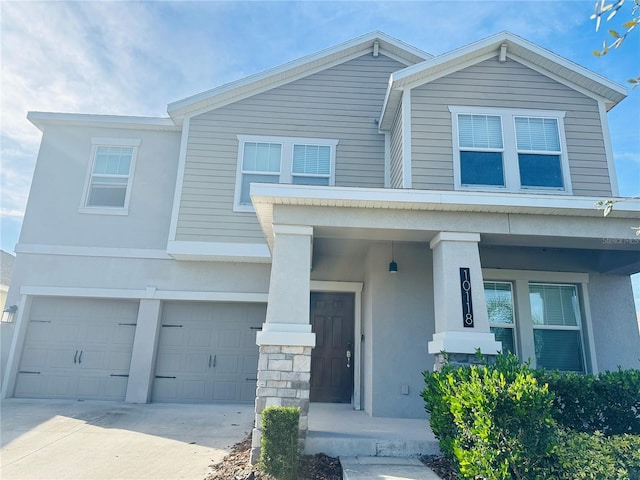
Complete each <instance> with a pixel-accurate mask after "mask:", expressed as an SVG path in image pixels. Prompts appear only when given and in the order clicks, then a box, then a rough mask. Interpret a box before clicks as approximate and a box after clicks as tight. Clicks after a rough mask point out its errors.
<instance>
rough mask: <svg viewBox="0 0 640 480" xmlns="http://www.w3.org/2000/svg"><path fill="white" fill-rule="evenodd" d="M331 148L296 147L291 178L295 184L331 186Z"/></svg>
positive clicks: (323, 146) (320, 146) (319, 146)
mask: <svg viewBox="0 0 640 480" xmlns="http://www.w3.org/2000/svg"><path fill="white" fill-rule="evenodd" d="M330 175H331V147H329V146H327V145H294V146H293V163H292V171H291V176H292V179H293V183H294V184H303V185H329V177H330Z"/></svg>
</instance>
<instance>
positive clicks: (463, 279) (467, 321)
mask: <svg viewBox="0 0 640 480" xmlns="http://www.w3.org/2000/svg"><path fill="white" fill-rule="evenodd" d="M460 292H461V293H462V325H463V326H464V327H466V328H473V303H472V301H471V274H470V273H469V269H468V268H461V269H460Z"/></svg>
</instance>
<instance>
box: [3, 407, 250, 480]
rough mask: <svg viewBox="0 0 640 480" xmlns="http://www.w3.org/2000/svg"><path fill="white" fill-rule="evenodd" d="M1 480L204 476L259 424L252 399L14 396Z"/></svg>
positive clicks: (6, 420) (198, 479) (6, 417)
mask: <svg viewBox="0 0 640 480" xmlns="http://www.w3.org/2000/svg"><path fill="white" fill-rule="evenodd" d="M1 413H2V425H1V429H0V445H1V448H0V478H2V480H23V479H24V480H26V479H39V480H42V479H50V480H67V479H69V480H71V479H78V480H80V479H81V480H100V479H113V480H116V479H117V480H129V479H130V480H142V479H153V480H172V479H188V480H202V479H204V478H205V476H206V475H207V473H208V472H209V470H210V465H212V464H214V463H217V462H219V461H220V460H221V459H222V458H223V457H224V456H225V455H226V454H227V453H228V452H229V451H230V449H231V448H230V447H232V446H233V445H234V444H235V443H237V442H239V441H241V440H243V439H244V438H246V437H247V435H248V434H249V433H250V432H251V428H252V426H253V418H254V415H253V405H175V404H147V405H133V404H128V403H113V402H97V401H71V400H24V399H13V398H12V399H7V400H3V401H2V406H1Z"/></svg>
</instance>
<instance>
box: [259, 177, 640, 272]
mask: <svg viewBox="0 0 640 480" xmlns="http://www.w3.org/2000/svg"><path fill="white" fill-rule="evenodd" d="M251 198H252V200H253V204H254V206H255V209H256V214H257V216H258V220H259V222H260V225H261V227H262V230H263V232H264V234H265V238H266V239H267V243H268V244H269V246H270V248H272V247H273V224H274V223H276V224H288V225H309V226H312V227H313V232H314V233H313V235H314V249H315V248H322V243H323V242H319V241H318V240H320V239H335V240H341V241H345V240H354V241H359V242H381V241H396V242H422V243H425V244H428V243H429V241H430V240H431V239H432V238H433V237H434V236H435V235H436V234H437V233H438V232H441V231H451V232H475V233H479V234H480V235H481V245H495V246H505V247H530V248H554V249H568V250H582V251H585V252H586V251H595V252H603V251H606V252H614V253H615V252H620V253H619V254H615V255H613V257H615V259H614V261H613V262H612V265H617V266H618V267H620V266H621V265H623V264H624V265H627V267H625V268H630V269H632V270H634V269H635V270H636V271H637V269H639V268H640V262H638V261H636V260H634V256H637V257H640V239H638V238H637V237H636V236H635V235H634V231H633V230H632V229H631V227H632V226H636V225H637V224H638V223H640V220H639V217H640V215H639V213H638V212H640V202H639V201H638V200H631V199H625V200H624V201H623V202H620V203H618V204H617V205H616V206H615V208H614V210H613V212H612V213H611V214H610V215H609V216H608V217H607V218H603V216H602V211H599V210H597V209H596V208H595V206H594V204H595V202H596V201H598V200H600V199H598V198H591V197H578V196H566V195H528V194H495V193H485V192H456V191H417V190H392V189H363V188H349V187H310V186H299V185H273V184H253V185H252V186H251ZM343 246H344V245H343ZM618 267H616V268H618Z"/></svg>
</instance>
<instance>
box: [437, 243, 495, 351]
mask: <svg viewBox="0 0 640 480" xmlns="http://www.w3.org/2000/svg"><path fill="white" fill-rule="evenodd" d="M479 242H480V235H479V234H477V233H454V232H440V233H439V234H438V235H436V236H435V237H434V239H433V240H431V243H430V244H429V246H430V247H431V249H432V250H433V294H434V309H435V323H436V333H435V334H434V335H433V339H432V340H431V341H430V342H429V353H431V354H439V353H441V352H447V353H448V354H453V353H455V354H458V353H460V354H474V353H475V352H476V350H477V349H480V351H481V352H482V353H483V354H485V355H495V354H497V352H498V351H500V350H501V349H502V345H501V344H500V342H497V341H496V340H495V336H494V335H493V333H491V331H490V330H489V317H488V315H487V303H486V300H485V296H484V285H483V279H482V269H481V266H480V253H479V250H478V243H479ZM461 268H468V269H469V274H470V278H469V284H466V285H465V287H469V286H470V289H471V305H472V310H473V327H466V326H465V322H464V320H465V319H464V316H463V302H465V301H466V300H465V295H466V293H465V292H463V286H462V280H461V272H460V269H461ZM467 291H468V289H467Z"/></svg>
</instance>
